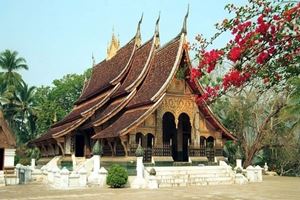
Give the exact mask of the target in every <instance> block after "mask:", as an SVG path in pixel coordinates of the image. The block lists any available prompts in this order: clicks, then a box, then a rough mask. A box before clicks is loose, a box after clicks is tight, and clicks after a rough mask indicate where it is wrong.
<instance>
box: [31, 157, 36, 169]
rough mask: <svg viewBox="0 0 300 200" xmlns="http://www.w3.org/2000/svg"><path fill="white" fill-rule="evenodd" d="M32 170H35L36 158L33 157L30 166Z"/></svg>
mask: <svg viewBox="0 0 300 200" xmlns="http://www.w3.org/2000/svg"><path fill="white" fill-rule="evenodd" d="M30 168H31V170H35V159H34V158H32V159H31V166H30Z"/></svg>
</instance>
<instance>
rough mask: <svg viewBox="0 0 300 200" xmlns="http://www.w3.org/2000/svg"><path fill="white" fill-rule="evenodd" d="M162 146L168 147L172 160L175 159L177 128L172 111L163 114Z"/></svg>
mask: <svg viewBox="0 0 300 200" xmlns="http://www.w3.org/2000/svg"><path fill="white" fill-rule="evenodd" d="M162 124H163V146H164V148H170V146H171V150H172V151H171V153H172V157H173V160H174V161H177V129H176V124H175V117H174V115H173V114H172V113H170V112H166V113H165V114H164V115H163V120H162Z"/></svg>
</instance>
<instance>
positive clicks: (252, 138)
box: [213, 90, 286, 167]
mask: <svg viewBox="0 0 300 200" xmlns="http://www.w3.org/2000/svg"><path fill="white" fill-rule="evenodd" d="M285 101H286V100H285V99H282V98H278V97H277V96H276V95H274V94H272V92H270V93H267V94H264V95H263V96H257V95H256V91H248V90H243V91H242V92H241V93H240V94H239V95H236V96H234V97H230V98H221V99H219V100H217V101H216V102H215V104H214V105H213V109H214V112H215V113H217V114H218V116H219V117H220V119H221V120H222V121H223V123H224V124H225V126H226V127H228V128H229V129H230V130H231V131H232V132H234V133H235V135H236V137H237V139H238V145H239V146H241V147H242V149H243V154H244V155H243V160H244V166H245V167H247V166H248V165H250V164H252V160H253V158H254V157H255V156H256V155H257V153H258V152H259V151H261V150H262V149H263V148H264V147H265V146H266V145H268V144H270V143H271V141H270V138H271V136H273V135H274V132H275V131H276V130H275V129H276V127H275V125H274V124H277V121H278V120H277V116H278V114H279V110H280V109H281V106H282V105H283V104H284V102H285ZM275 122H276V123H275Z"/></svg>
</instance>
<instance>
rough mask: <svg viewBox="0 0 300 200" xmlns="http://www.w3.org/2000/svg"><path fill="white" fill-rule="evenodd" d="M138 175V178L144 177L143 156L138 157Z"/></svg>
mask: <svg viewBox="0 0 300 200" xmlns="http://www.w3.org/2000/svg"><path fill="white" fill-rule="evenodd" d="M136 176H137V178H144V164H143V157H136Z"/></svg>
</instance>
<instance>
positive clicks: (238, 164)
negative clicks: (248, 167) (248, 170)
mask: <svg viewBox="0 0 300 200" xmlns="http://www.w3.org/2000/svg"><path fill="white" fill-rule="evenodd" d="M236 167H237V168H241V169H243V167H242V159H236Z"/></svg>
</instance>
